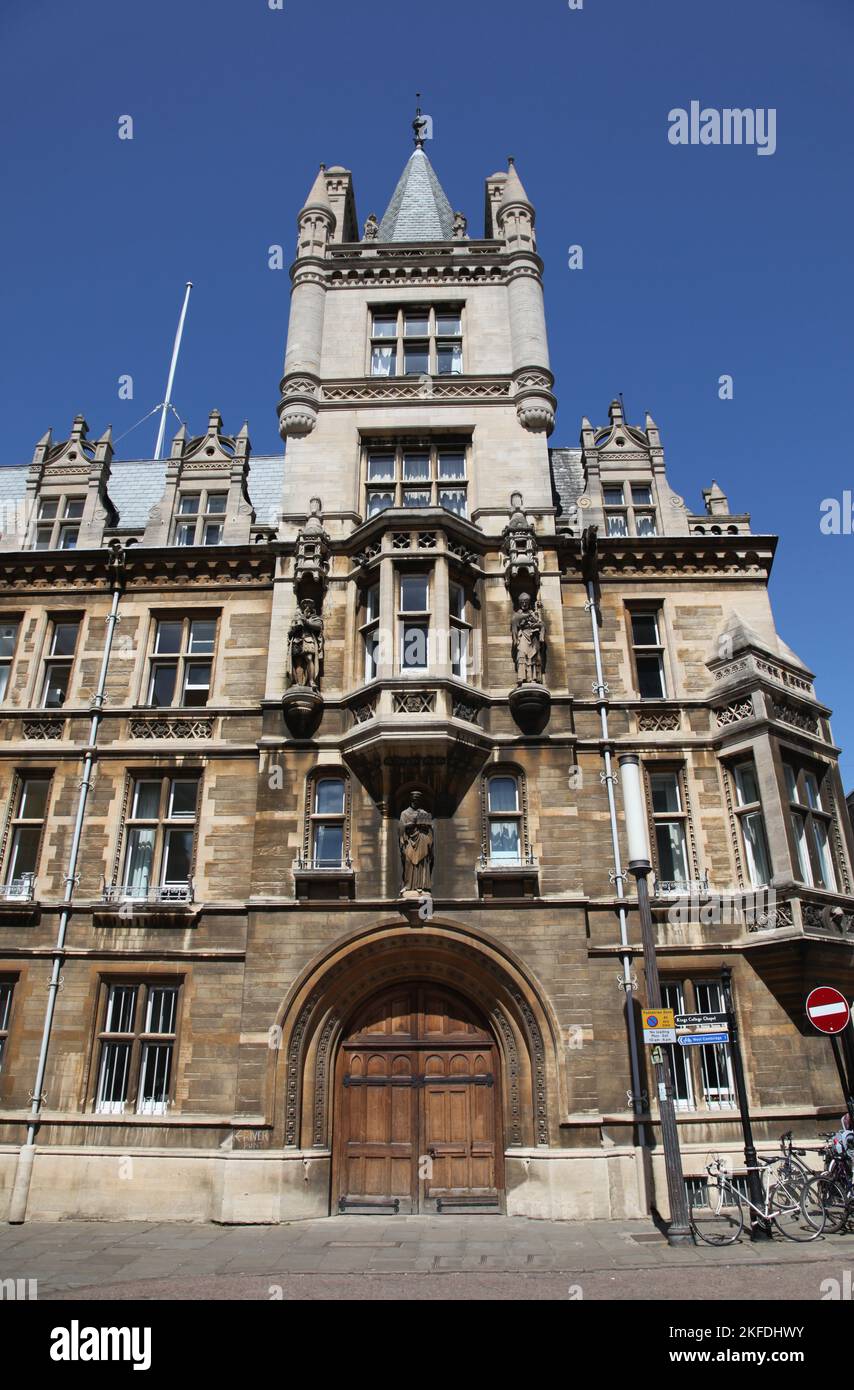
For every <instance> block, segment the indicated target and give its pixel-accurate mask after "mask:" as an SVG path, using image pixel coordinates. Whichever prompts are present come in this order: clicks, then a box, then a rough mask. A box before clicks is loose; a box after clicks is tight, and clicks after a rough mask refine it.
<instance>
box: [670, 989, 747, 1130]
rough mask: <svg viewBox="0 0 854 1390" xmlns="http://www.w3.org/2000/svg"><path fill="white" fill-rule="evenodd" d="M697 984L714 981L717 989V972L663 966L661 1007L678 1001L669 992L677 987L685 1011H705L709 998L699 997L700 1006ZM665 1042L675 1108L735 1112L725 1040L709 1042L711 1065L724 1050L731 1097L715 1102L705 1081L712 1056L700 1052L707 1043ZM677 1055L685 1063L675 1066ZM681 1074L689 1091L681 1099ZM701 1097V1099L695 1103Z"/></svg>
mask: <svg viewBox="0 0 854 1390" xmlns="http://www.w3.org/2000/svg"><path fill="white" fill-rule="evenodd" d="M698 985H699V986H706V985H714V986H716V987H717V988H718V989H720V976H719V975H714V974H707V973H706V972H704V970H703V968H702V966H700V967H698V969H697V970H696V971H694V970H692V971H691V972H690V973H688V974H686V973H684V972H683V971H678V972H677V971H675V970H672V971H671V970H668V969H665V970H663V972H662V975H661V998H662V1006H663V1007H664V1008H667V1007H669V1006H670V1005H671V1003H672V1004H674V1005H675V1004H676V1003H678V1002H679V1001H678V1000H677V999H674V996H673V994H672V993H671V991H675V990H678V991H679V995H680V997H681V1001H682V1005H683V1008H684V1011H685V1012H686V1013H694V1012H698V1013H705V1012H707V1009H706V1007H705V1005H706V1004H707V1003H708V1002H709V1001H708V1000H706V1001H702V1002H703V1007H702V1008H701V1007H700V1003H699V1002H698V999H697V986H698ZM715 1011H716V1010H715ZM665 1046H666V1047H667V1048H668V1049H669V1052H670V1070H671V1077H672V1079H673V1094H674V1103H675V1105H676V1109H677V1110H678V1111H679V1112H680V1113H681V1114H688V1115H703V1114H712V1115H720V1114H726V1115H732V1114H737V1113H738V1096H737V1094H736V1090H735V1078H734V1075H733V1071H732V1052H731V1049H730V1045H729V1044H728V1043H712V1044H709V1047H710V1048H711V1049H712V1054H713V1060H714V1065H715V1066H716V1067H717V1066H719V1062H720V1054H721V1053H723V1054H724V1064H725V1070H726V1077H727V1086H726V1090H727V1092H728V1093H729V1097H730V1099H728V1100H726V1101H720V1102H718V1103H717V1104H715V1103H711V1104H710V1103H709V1099H708V1095H707V1088H706V1084H705V1083H706V1077H707V1075H708V1062H709V1060H711V1059H707V1058H706V1057H705V1056H704V1055H703V1054H705V1053H706V1047H705V1046H699V1047H679V1046H678V1045H677V1044H675V1043H667V1044H665ZM686 1054H687V1055H686ZM677 1057H681V1059H682V1062H683V1063H684V1066H680V1067H678V1068H677V1067H675V1066H674V1059H675V1058H677ZM704 1063H706V1066H704ZM682 1077H684V1078H685V1079H686V1081H687V1083H688V1090H689V1095H688V1097H687V1098H686V1099H682V1098H680V1096H679V1090H680V1088H681V1081H682ZM700 1101H701V1102H702V1103H698V1102H700Z"/></svg>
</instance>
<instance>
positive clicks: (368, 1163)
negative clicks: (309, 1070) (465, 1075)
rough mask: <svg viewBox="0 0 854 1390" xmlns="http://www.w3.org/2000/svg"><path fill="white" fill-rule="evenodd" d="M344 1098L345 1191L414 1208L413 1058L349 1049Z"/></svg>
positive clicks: (372, 1201)
mask: <svg viewBox="0 0 854 1390" xmlns="http://www.w3.org/2000/svg"><path fill="white" fill-rule="evenodd" d="M343 1062H344V1069H343V1076H342V1086H341V1087H340V1091H339V1094H340V1097H341V1120H342V1134H343V1136H344V1143H343V1149H342V1153H341V1164H342V1173H341V1179H342V1184H341V1186H342V1193H343V1194H345V1195H346V1196H347V1197H348V1198H350V1199H352V1200H353V1201H358V1199H360V1198H361V1199H367V1200H366V1205H368V1206H371V1205H375V1204H377V1203H380V1204H382V1203H383V1201H384V1199H388V1200H389V1203H390V1204H393V1203H394V1201H395V1199H396V1200H397V1209H398V1210H400V1211H411V1210H412V1172H413V1158H414V1154H415V1149H414V1143H413V1140H414V1136H415V1130H416V1126H415V1117H414V1108H415V1095H416V1092H415V1088H414V1086H413V1058H412V1056H411V1054H409V1053H406V1052H398V1051H397V1050H393V1051H392V1050H390V1051H388V1052H381V1051H372V1052H364V1051H359V1052H346V1053H345V1054H344V1057H343Z"/></svg>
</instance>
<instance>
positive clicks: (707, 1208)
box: [691, 1178, 744, 1245]
mask: <svg viewBox="0 0 854 1390" xmlns="http://www.w3.org/2000/svg"><path fill="white" fill-rule="evenodd" d="M691 1230H692V1231H693V1233H694V1238H695V1240H702V1241H704V1242H705V1244H706V1245H732V1244H733V1242H734V1241H736V1240H738V1238H739V1236H740V1235H741V1233H742V1231H743V1230H744V1210H743V1208H742V1205H741V1198H740V1197H739V1195H738V1193H737V1192H736V1190H735V1188H734V1187H730V1186H729V1185H728V1184H724V1183H722V1182H721V1181H720V1179H719V1178H710V1179H709V1182H708V1186H707V1188H706V1193H705V1201H703V1203H702V1205H701V1204H700V1202H699V1201H695V1200H694V1198H693V1197H692V1199H691Z"/></svg>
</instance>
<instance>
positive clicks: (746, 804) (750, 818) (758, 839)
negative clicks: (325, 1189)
mask: <svg viewBox="0 0 854 1390" xmlns="http://www.w3.org/2000/svg"><path fill="white" fill-rule="evenodd" d="M732 775H733V780H734V782H735V813H736V819H737V820H738V824H739V829H740V832H741V844H742V849H743V851H744V862H745V867H746V869H747V877H748V879H749V880H750V886H751V888H764V887H765V886H766V884H768V883H770V882H771V857H770V855H769V853H768V837H767V835H766V834H765V817H764V815H763V813H762V800H761V798H760V795H759V781H758V779H757V776H756V764H755V763H754V761H753V759H752V758H747V759H746V760H745V761H744V762H740V763H736V764H735V765H734V767H733V769H732Z"/></svg>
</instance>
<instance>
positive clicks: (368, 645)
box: [360, 584, 380, 681]
mask: <svg viewBox="0 0 854 1390" xmlns="http://www.w3.org/2000/svg"><path fill="white" fill-rule="evenodd" d="M362 618H363V621H362V625H361V629H360V631H361V634H362V645H363V647H364V652H365V671H364V674H365V680H366V681H372V680H374V679H375V678H376V676H377V675H378V674H379V656H380V586H379V584H372V585H371V586H370V588H369V589H366V590H365V593H364V597H363V602H362Z"/></svg>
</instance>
